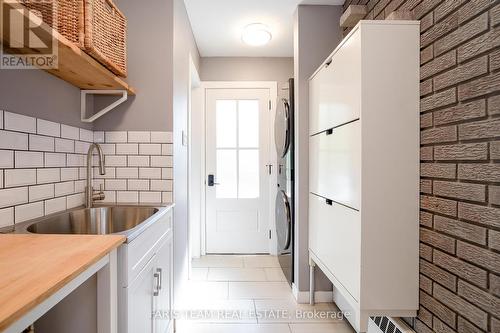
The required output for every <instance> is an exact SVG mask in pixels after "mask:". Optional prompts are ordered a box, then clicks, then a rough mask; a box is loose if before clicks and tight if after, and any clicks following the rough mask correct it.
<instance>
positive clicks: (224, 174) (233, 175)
mask: <svg viewBox="0 0 500 333" xmlns="http://www.w3.org/2000/svg"><path fill="white" fill-rule="evenodd" d="M216 163H217V179H216V182H217V183H219V185H217V186H216V194H215V195H216V197H217V198H237V197H238V187H237V186H238V184H237V179H238V175H237V161H236V149H221V150H217V162H216Z"/></svg>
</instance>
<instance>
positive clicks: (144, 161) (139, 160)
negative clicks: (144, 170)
mask: <svg viewBox="0 0 500 333" xmlns="http://www.w3.org/2000/svg"><path fill="white" fill-rule="evenodd" d="M128 166H129V167H148V166H149V156H128Z"/></svg>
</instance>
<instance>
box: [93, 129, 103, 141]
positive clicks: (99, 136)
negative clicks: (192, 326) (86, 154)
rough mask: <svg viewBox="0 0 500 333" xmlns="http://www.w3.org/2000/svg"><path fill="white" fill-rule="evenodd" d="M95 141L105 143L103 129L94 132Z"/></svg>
mask: <svg viewBox="0 0 500 333" xmlns="http://www.w3.org/2000/svg"><path fill="white" fill-rule="evenodd" d="M94 142H96V143H103V142H104V132H102V131H98V132H94Z"/></svg>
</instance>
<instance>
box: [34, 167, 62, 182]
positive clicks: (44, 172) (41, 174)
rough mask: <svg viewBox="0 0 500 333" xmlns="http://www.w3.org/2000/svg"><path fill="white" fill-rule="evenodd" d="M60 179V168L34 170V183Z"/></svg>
mask: <svg viewBox="0 0 500 333" xmlns="http://www.w3.org/2000/svg"><path fill="white" fill-rule="evenodd" d="M60 180H61V169H55V168H51V169H37V170H36V183H37V184H47V183H55V182H58V181H60Z"/></svg>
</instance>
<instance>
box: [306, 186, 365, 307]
mask: <svg viewBox="0 0 500 333" xmlns="http://www.w3.org/2000/svg"><path fill="white" fill-rule="evenodd" d="M360 219H361V215H360V213H359V212H357V211H355V210H354V209H351V208H347V207H344V206H342V205H338V204H336V203H330V204H328V203H327V202H326V200H325V199H324V198H321V197H318V196H316V195H314V194H309V250H310V251H311V252H313V253H314V254H315V255H316V256H317V257H318V258H319V259H320V260H321V262H322V263H323V264H324V265H325V266H326V267H327V268H328V270H329V271H330V272H331V274H332V275H334V276H335V278H336V279H337V280H338V281H339V282H340V283H341V284H342V286H343V287H344V288H345V289H347V291H349V293H350V294H351V296H352V297H354V299H355V300H356V301H358V302H359V295H360V272H361V266H360V265H361V220H360Z"/></svg>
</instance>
